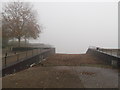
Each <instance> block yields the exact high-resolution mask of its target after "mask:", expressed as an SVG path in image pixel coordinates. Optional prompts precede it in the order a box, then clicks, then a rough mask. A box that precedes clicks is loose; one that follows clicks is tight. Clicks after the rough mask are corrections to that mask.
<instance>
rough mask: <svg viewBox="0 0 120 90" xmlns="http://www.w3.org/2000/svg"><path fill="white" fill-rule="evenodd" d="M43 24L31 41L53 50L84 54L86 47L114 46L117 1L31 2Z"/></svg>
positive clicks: (116, 40) (116, 43)
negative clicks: (38, 36)
mask: <svg viewBox="0 0 120 90" xmlns="http://www.w3.org/2000/svg"><path fill="white" fill-rule="evenodd" d="M32 4H33V5H34V9H36V10H37V11H38V14H39V21H40V23H41V24H42V25H43V27H45V28H44V29H43V31H42V33H41V35H40V38H38V39H37V40H32V41H31V42H36V43H37V42H38V43H45V44H50V45H53V46H54V47H55V48H56V51H57V53H85V52H86V50H87V49H88V47H89V46H99V47H105V48H117V47H118V12H117V10H118V7H117V2H37V3H36V2H33V3H32Z"/></svg>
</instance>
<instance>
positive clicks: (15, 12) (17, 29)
mask: <svg viewBox="0 0 120 90" xmlns="http://www.w3.org/2000/svg"><path fill="white" fill-rule="evenodd" d="M35 15H36V13H35V11H34V10H33V7H32V6H31V5H30V4H29V3H25V2H9V3H7V4H6V5H5V7H4V8H3V13H2V16H3V22H4V23H5V24H4V23H3V25H4V26H3V28H4V27H5V29H3V30H5V31H6V30H7V32H9V35H7V36H12V37H13V38H17V39H18V41H19V46H20V41H21V39H23V38H25V40H26V39H27V38H34V39H36V38H37V37H39V33H40V32H41V29H40V26H39V24H38V21H37V19H36V16H35Z"/></svg>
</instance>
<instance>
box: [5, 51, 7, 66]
mask: <svg viewBox="0 0 120 90" xmlns="http://www.w3.org/2000/svg"><path fill="white" fill-rule="evenodd" d="M6 60H7V53H5V67H6V65H7V62H6Z"/></svg>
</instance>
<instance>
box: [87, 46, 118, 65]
mask: <svg viewBox="0 0 120 90" xmlns="http://www.w3.org/2000/svg"><path fill="white" fill-rule="evenodd" d="M86 54H92V55H94V56H95V57H97V58H99V59H100V60H102V61H103V62H105V63H106V64H109V65H113V66H115V67H120V58H119V57H115V56H112V55H109V54H105V53H103V52H100V51H98V50H95V49H90V48H89V49H88V50H87V52H86Z"/></svg>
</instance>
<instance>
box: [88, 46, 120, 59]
mask: <svg viewBox="0 0 120 90" xmlns="http://www.w3.org/2000/svg"><path fill="white" fill-rule="evenodd" d="M89 48H90V49H93V50H97V51H99V52H102V53H105V54H108V55H111V56H115V57H120V49H104V48H99V47H95V46H89Z"/></svg>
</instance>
